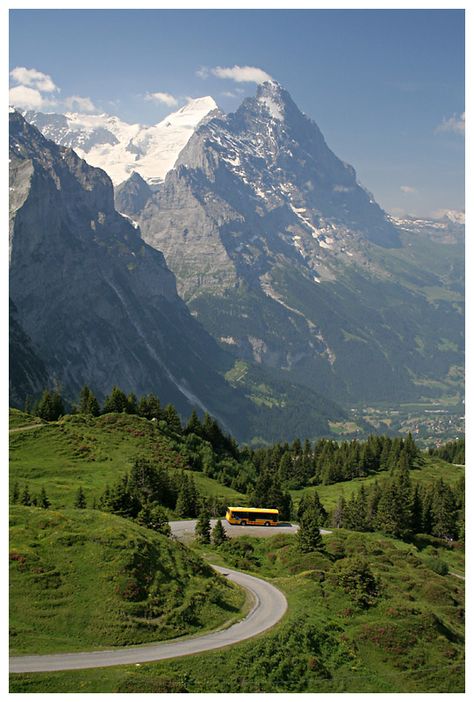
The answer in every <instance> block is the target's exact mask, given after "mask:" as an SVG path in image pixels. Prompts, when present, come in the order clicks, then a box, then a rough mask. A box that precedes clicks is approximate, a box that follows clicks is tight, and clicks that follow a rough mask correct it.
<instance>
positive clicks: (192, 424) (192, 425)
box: [184, 409, 202, 436]
mask: <svg viewBox="0 0 474 702" xmlns="http://www.w3.org/2000/svg"><path fill="white" fill-rule="evenodd" d="M184 433H185V434H196V435H197V436H201V434H202V426H201V422H200V421H199V417H198V416H197V412H196V410H195V409H193V411H192V412H191V416H190V417H189V419H188V423H187V424H186V427H185V429H184Z"/></svg>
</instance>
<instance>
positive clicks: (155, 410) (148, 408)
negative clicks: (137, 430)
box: [137, 393, 162, 419]
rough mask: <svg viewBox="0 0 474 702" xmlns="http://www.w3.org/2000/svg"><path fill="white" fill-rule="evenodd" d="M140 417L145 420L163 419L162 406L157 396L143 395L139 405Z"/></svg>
mask: <svg viewBox="0 0 474 702" xmlns="http://www.w3.org/2000/svg"><path fill="white" fill-rule="evenodd" d="M137 411H138V415H139V416H140V417H145V419H161V415H162V412H161V405H160V401H159V399H158V398H157V397H156V395H153V394H152V393H150V394H149V395H143V397H141V398H140V402H139V403H138V410H137Z"/></svg>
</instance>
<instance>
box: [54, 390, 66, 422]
mask: <svg viewBox="0 0 474 702" xmlns="http://www.w3.org/2000/svg"><path fill="white" fill-rule="evenodd" d="M51 405H52V413H53V414H52V421H54V422H55V421H56V420H57V419H59V418H60V417H62V416H63V414H64V413H65V410H64V402H63V398H62V397H61V394H60V392H59V390H56V391H55V392H53V394H52V395H51Z"/></svg>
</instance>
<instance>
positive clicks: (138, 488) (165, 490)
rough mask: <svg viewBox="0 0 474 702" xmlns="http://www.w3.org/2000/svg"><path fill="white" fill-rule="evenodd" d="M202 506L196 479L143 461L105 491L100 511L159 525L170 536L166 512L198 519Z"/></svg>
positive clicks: (181, 472)
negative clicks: (170, 511)
mask: <svg viewBox="0 0 474 702" xmlns="http://www.w3.org/2000/svg"><path fill="white" fill-rule="evenodd" d="M202 503H203V500H202V498H201V495H200V494H199V491H198V489H197V487H196V484H195V482H194V479H193V477H192V476H189V475H187V474H186V473H185V472H184V471H176V472H170V471H168V470H166V469H165V468H163V467H162V466H160V465H158V464H156V463H153V462H152V461H148V460H146V459H143V458H139V459H137V460H135V462H134V464H133V466H132V469H131V471H130V473H126V474H125V475H124V476H122V477H121V478H120V479H119V480H118V481H117V482H116V483H115V485H113V486H112V487H109V486H107V487H106V488H105V490H104V492H103V494H102V495H101V497H100V499H99V502H98V507H99V509H101V510H103V511H105V512H112V513H113V514H117V515H119V516H121V517H126V518H129V519H136V520H137V521H139V522H140V523H142V524H148V525H150V526H151V525H152V524H158V525H159V528H158V531H162V532H166V531H167V528H166V526H165V524H164V523H165V522H166V523H167V522H168V519H167V516H166V515H167V512H166V509H170V510H173V511H174V512H175V513H176V514H177V516H178V517H197V516H198V514H199V512H200V510H201V507H202ZM152 528H155V527H152Z"/></svg>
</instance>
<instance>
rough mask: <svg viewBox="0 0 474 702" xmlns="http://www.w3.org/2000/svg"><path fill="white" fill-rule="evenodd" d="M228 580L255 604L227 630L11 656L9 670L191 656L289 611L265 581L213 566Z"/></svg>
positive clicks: (44, 669) (270, 623) (253, 633)
mask: <svg viewBox="0 0 474 702" xmlns="http://www.w3.org/2000/svg"><path fill="white" fill-rule="evenodd" d="M212 567H213V568H214V569H215V570H217V571H218V572H219V573H221V574H222V575H224V576H227V577H228V578H229V580H232V582H234V583H236V584H237V585H240V586H241V587H243V588H244V589H245V590H247V591H248V592H249V593H250V595H251V597H252V599H253V602H254V604H253V607H252V609H251V611H250V612H249V614H248V615H247V616H246V617H245V619H242V621H240V622H237V623H236V624H233V625H232V626H230V627H229V628H228V629H220V630H217V631H213V632H210V633H208V634H204V635H203V636H198V637H194V638H188V639H176V640H174V641H167V642H165V643H156V644H147V645H143V646H134V647H126V648H121V649H114V650H110V651H91V652H90V653H57V654H51V655H43V656H14V657H12V658H10V673H39V672H48V671H54V670H79V669H81V668H103V667H107V666H113V665H125V664H128V665H130V664H134V663H135V664H137V663H148V662H150V661H160V660H164V659H166V658H177V657H179V656H189V655H191V654H193V653H202V652H203V651H211V650H213V649H216V648H222V647H223V646H230V645H231V644H236V643H238V642H240V641H245V639H250V638H252V637H253V636H256V635H257V634H261V633H262V632H263V631H266V630H267V629H270V627H272V626H274V625H275V624H276V623H277V622H278V621H279V620H280V619H281V618H282V617H283V615H284V614H285V612H286V610H287V606H288V604H287V601H286V597H285V596H284V595H283V593H282V592H280V590H277V588H276V587H274V586H273V585H270V583H267V582H266V581H265V580H261V579H260V578H255V577H254V576H252V575H247V574H245V573H240V572H238V571H236V570H230V569H229V568H222V567H221V566H216V565H213V566H212Z"/></svg>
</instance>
